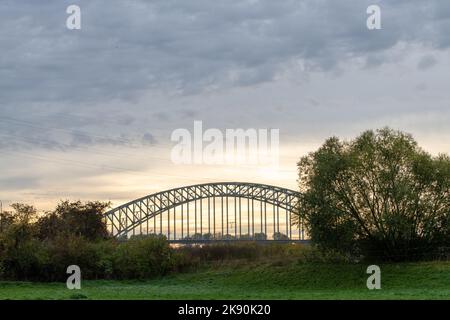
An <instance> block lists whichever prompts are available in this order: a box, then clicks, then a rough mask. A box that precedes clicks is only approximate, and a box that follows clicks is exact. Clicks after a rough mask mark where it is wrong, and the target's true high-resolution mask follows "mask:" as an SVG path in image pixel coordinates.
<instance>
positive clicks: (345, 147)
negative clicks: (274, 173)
mask: <svg viewBox="0 0 450 320" xmlns="http://www.w3.org/2000/svg"><path fill="white" fill-rule="evenodd" d="M298 170H299V186H300V191H301V192H302V193H303V195H304V196H303V199H302V201H301V204H300V208H299V218H301V219H303V220H304V221H305V222H306V224H307V228H308V232H309V234H310V236H311V239H312V241H313V242H315V243H317V244H318V245H320V246H322V247H326V248H333V249H338V250H342V251H345V252H352V253H362V254H363V255H365V256H372V257H378V258H385V259H386V258H387V259H391V260H406V259H416V258H422V257H426V256H429V255H431V254H436V252H437V250H444V251H445V250H447V252H448V247H449V246H450V196H449V186H450V159H449V156H448V155H444V154H441V155H438V156H435V157H433V156H431V155H430V154H428V153H426V152H425V151H423V150H422V149H421V148H420V147H419V146H418V144H417V142H416V141H415V140H414V139H413V138H412V137H411V135H409V134H405V133H403V132H399V131H394V130H391V129H388V128H384V129H381V130H377V131H376V132H374V131H366V132H364V133H362V134H361V135H360V136H359V137H357V138H356V139H354V140H352V141H341V140H340V139H338V138H336V137H333V138H330V139H328V140H327V141H326V142H325V143H324V144H323V146H322V147H321V148H320V149H319V150H317V151H316V152H313V153H310V154H309V155H307V156H305V157H303V158H302V159H301V160H300V161H299V163H298Z"/></svg>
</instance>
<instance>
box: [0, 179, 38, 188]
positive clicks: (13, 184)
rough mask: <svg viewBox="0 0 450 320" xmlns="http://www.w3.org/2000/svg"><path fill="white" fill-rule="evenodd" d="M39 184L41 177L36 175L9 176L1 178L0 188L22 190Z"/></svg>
mask: <svg viewBox="0 0 450 320" xmlns="http://www.w3.org/2000/svg"><path fill="white" fill-rule="evenodd" d="M38 186H39V179H37V178H35V177H22V176H15V177H8V178H3V179H0V190H2V189H4V190H22V189H30V188H35V187H38Z"/></svg>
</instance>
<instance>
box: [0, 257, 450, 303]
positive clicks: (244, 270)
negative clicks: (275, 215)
mask: <svg viewBox="0 0 450 320" xmlns="http://www.w3.org/2000/svg"><path fill="white" fill-rule="evenodd" d="M366 267H367V265H363V264H360V265H359V264H318V263H299V262H297V261H287V262H281V261H275V262H270V261H269V262H268V261H265V262H262V261H254V262H245V263H242V262H237V261H234V262H228V263H225V264H216V265H215V266H210V267H207V268H206V267H205V268H202V269H200V270H198V271H196V272H189V273H180V274H174V275H169V276H166V277H163V278H160V279H154V280H148V281H106V280H100V281H83V282H82V289H81V290H76V291H71V290H68V289H66V287H65V284H64V283H29V282H0V299H77V298H78V299H450V262H422V263H405V264H385V265H381V271H382V275H381V281H382V289H381V290H374V291H369V290H368V289H367V288H366V279H367V276H368V275H367V274H366V273H365V271H366Z"/></svg>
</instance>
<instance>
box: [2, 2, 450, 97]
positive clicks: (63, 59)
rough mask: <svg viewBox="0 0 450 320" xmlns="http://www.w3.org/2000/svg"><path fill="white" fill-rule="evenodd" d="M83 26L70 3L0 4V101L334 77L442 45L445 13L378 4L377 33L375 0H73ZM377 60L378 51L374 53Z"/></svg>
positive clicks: (431, 5)
mask: <svg viewBox="0 0 450 320" xmlns="http://www.w3.org/2000/svg"><path fill="white" fill-rule="evenodd" d="M72 3H75V4H79V5H80V6H81V8H82V30H80V31H69V30H67V29H66V28H65V25H64V24H65V19H66V14H65V8H66V6H67V5H68V4H69V2H68V1H61V2H58V3H57V4H55V2H51V1H45V2H44V1H41V2H36V1H31V0H28V1H21V2H20V3H17V2H16V1H11V0H10V1H3V2H2V4H1V5H0V21H1V22H0V43H1V47H2V55H1V57H0V99H1V100H2V102H3V103H5V104H17V103H20V102H22V103H27V102H30V101H32V102H36V101H43V102H48V101H58V102H61V101H66V102H69V103H78V102H80V101H84V102H85V101H100V100H101V101H108V100H112V99H125V100H132V99H135V97H136V95H139V93H140V92H141V91H142V90H146V89H152V88H161V89H164V90H169V91H172V92H178V93H180V92H181V93H195V92H201V91H204V90H211V89H215V88H220V87H233V86H246V85H252V84H258V83H263V82H267V81H271V80H273V79H274V77H276V75H277V74H278V73H279V72H282V70H283V68H285V67H286V64H289V63H291V62H293V61H296V60H303V61H305V66H306V71H308V70H332V69H334V68H335V67H336V66H337V65H338V64H339V62H341V61H343V60H345V59H347V58H348V57H355V56H366V55H373V56H372V58H369V59H368V64H372V65H373V64H380V63H382V62H383V61H385V60H388V59H389V58H388V57H386V56H383V55H382V53H383V52H384V51H385V50H387V49H389V48H392V47H393V46H394V45H395V44H397V43H399V42H400V41H404V42H407V43H419V44H426V45H431V46H433V47H436V48H447V47H448V46H449V45H450V35H449V33H448V30H449V27H450V9H449V6H448V4H443V3H442V1H437V0H433V1H427V2H424V1H418V0H413V1H398V0H396V1H394V0H390V1H383V2H380V5H381V6H382V18H383V30H380V31H369V30H367V29H366V27H365V19H366V14H365V9H366V8H367V6H368V5H369V4H372V3H373V1H369V0H364V1H357V2H355V1H350V0H343V1H325V0H303V1H294V0H286V1H276V2H275V1H271V0H270V1H269V0H261V1H242V0H234V1H227V2H223V3H220V2H219V3H218V2H216V1H209V0H197V1H175V0H164V1H163V0H159V1H152V2H147V1H143V0H137V1H133V2H123V1H117V0H116V1H110V0H108V1H106V0H99V1H95V2H92V1H80V0H79V1H70V4H72ZM377 54H378V55H377Z"/></svg>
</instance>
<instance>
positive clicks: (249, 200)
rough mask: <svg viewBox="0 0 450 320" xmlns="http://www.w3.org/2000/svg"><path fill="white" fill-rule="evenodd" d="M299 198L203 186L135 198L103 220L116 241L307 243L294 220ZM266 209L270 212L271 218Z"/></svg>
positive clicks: (252, 186)
mask: <svg viewBox="0 0 450 320" xmlns="http://www.w3.org/2000/svg"><path fill="white" fill-rule="evenodd" d="M300 196H301V194H300V193H299V192H296V191H293V190H290V189H286V188H281V187H276V186H271V185H266V184H257V183H246V182H216V183H205V184H197V185H191V186H185V187H179V188H174V189H170V190H166V191H161V192H158V193H154V194H151V195H148V196H145V197H143V198H140V199H136V200H134V201H131V202H128V203H126V204H123V205H121V206H119V207H117V208H115V209H112V210H110V211H108V212H107V213H106V214H105V220H106V223H107V226H108V230H109V232H110V233H111V234H112V235H113V236H114V237H124V236H127V237H128V236H130V235H139V234H150V233H155V234H165V235H166V236H167V238H168V240H169V241H175V242H177V241H179V242H183V241H189V240H303V239H304V231H303V226H302V225H301V224H299V223H294V221H296V220H295V219H294V216H293V214H294V213H295V210H296V208H297V203H298V201H299V199H300ZM242 200H244V202H245V203H244V205H242ZM245 200H246V201H245ZM217 202H219V208H217ZM230 202H231V203H232V204H231V207H233V204H234V210H233V208H231V209H232V210H231V215H230V210H229V209H230ZM255 202H256V203H257V206H256V207H255ZM258 204H259V206H258ZM267 206H269V207H272V210H270V208H269V213H268V211H267ZM243 207H244V210H242V208H243ZM255 208H256V209H255ZM198 210H199V211H198ZM280 210H281V214H280ZM205 212H206V213H205ZM268 216H269V217H268ZM255 217H256V219H255ZM190 219H191V220H190ZM193 220H194V221H193ZM230 223H231V228H230ZM280 225H281V229H280ZM190 229H191V230H190ZM190 231H192V232H190ZM199 231H200V232H199ZM268 233H270V235H269V234H268Z"/></svg>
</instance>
